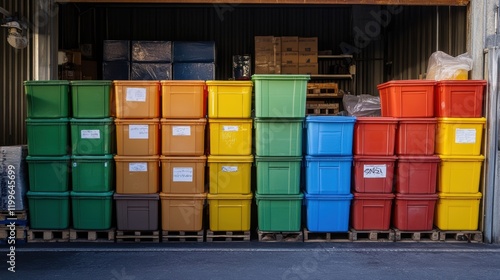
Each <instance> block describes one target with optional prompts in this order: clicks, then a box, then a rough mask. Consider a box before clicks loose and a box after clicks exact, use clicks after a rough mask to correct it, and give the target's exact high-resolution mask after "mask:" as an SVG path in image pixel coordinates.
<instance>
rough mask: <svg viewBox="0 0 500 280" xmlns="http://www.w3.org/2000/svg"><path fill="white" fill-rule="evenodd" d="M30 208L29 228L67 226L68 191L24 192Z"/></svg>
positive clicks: (61, 227) (58, 227)
mask: <svg viewBox="0 0 500 280" xmlns="http://www.w3.org/2000/svg"><path fill="white" fill-rule="evenodd" d="M26 196H27V197H28V204H29V210H30V229H54V230H55V229H66V228H68V227H69V211H70V209H69V192H32V191H28V192H27V193H26Z"/></svg>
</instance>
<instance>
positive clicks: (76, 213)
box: [71, 191, 114, 230]
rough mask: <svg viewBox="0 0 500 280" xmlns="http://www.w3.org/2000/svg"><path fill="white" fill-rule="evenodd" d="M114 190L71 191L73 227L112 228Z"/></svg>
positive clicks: (90, 228) (88, 228) (89, 228)
mask: <svg viewBox="0 0 500 280" xmlns="http://www.w3.org/2000/svg"><path fill="white" fill-rule="evenodd" d="M113 193H114V192H113V191H109V192H75V191H72V192H71V204H72V212H73V228H74V229H85V230H101V229H103V230H104V229H109V228H111V216H112V213H113Z"/></svg>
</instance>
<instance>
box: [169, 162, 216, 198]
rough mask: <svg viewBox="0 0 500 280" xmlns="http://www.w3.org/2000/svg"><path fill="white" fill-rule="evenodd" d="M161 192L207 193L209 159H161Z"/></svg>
mask: <svg viewBox="0 0 500 280" xmlns="http://www.w3.org/2000/svg"><path fill="white" fill-rule="evenodd" d="M160 162H161V179H162V186H161V191H162V192H164V193H169V194H173V193H175V194H197V193H198V194H199V193H204V192H205V166H206V162H207V158H206V157H205V156H201V157H165V156H161V157H160Z"/></svg>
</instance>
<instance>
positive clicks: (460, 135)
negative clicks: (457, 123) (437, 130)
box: [455, 128, 476, 144]
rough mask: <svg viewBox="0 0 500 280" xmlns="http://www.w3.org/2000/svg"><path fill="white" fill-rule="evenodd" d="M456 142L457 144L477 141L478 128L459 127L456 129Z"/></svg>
mask: <svg viewBox="0 0 500 280" xmlns="http://www.w3.org/2000/svg"><path fill="white" fill-rule="evenodd" d="M455 143H456V144H474V143H476V130H475V129H462V128H457V130H455Z"/></svg>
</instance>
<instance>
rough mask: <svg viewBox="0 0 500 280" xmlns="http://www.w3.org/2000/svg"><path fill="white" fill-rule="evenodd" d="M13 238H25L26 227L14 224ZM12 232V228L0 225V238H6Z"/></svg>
mask: <svg viewBox="0 0 500 280" xmlns="http://www.w3.org/2000/svg"><path fill="white" fill-rule="evenodd" d="M13 231H14V238H15V239H16V241H17V240H25V239H26V237H27V232H26V227H22V226H16V227H15V228H14V229H13ZM11 234H12V228H10V227H8V226H5V225H1V226H0V239H1V240H7V238H9V237H10V236H11Z"/></svg>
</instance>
